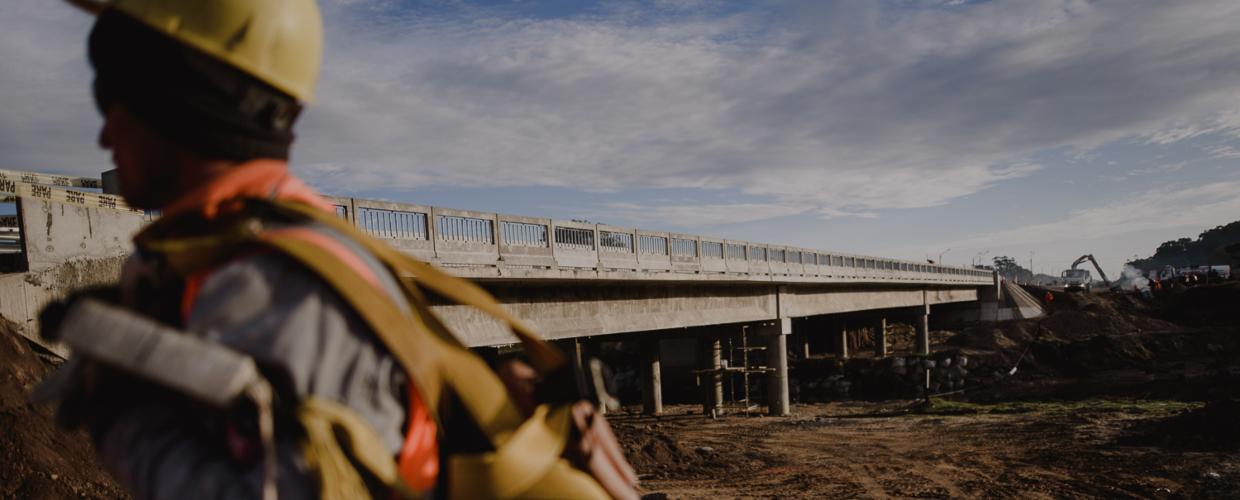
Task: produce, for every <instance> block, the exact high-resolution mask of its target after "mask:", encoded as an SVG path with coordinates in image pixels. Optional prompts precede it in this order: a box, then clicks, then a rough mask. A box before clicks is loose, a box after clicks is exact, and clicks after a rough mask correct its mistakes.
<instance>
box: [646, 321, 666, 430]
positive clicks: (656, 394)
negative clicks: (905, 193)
mask: <svg viewBox="0 0 1240 500" xmlns="http://www.w3.org/2000/svg"><path fill="white" fill-rule="evenodd" d="M641 364H642V366H641V370H642V413H646V414H650V415H658V414H660V413H663V387H662V385H663V384H662V381H661V380H660V374H659V341H658V340H657V339H653V340H645V341H642V343H641Z"/></svg>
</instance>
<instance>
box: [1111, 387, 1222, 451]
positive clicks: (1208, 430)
mask: <svg viewBox="0 0 1240 500" xmlns="http://www.w3.org/2000/svg"><path fill="white" fill-rule="evenodd" d="M1238 415H1240V400H1237V399H1223V400H1219V401H1213V402H1210V403H1207V404H1206V405H1205V406H1203V407H1201V408H1197V409H1195V410H1190V411H1187V412H1184V413H1181V414H1179V415H1176V416H1174V417H1169V418H1165V419H1160V420H1158V421H1157V422H1154V423H1152V424H1151V425H1148V426H1146V428H1144V429H1141V430H1140V431H1138V432H1139V433H1138V434H1137V435H1136V436H1131V437H1128V438H1125V439H1121V440H1120V443H1121V444H1125V445H1129V446H1163V447H1167V448H1172V449H1177V450H1191V451H1237V450H1240V426H1237V425H1236V418H1237V416H1238Z"/></svg>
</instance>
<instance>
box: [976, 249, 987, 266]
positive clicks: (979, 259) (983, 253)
mask: <svg viewBox="0 0 1240 500" xmlns="http://www.w3.org/2000/svg"><path fill="white" fill-rule="evenodd" d="M988 253H990V250H987V251H985V252H978V253H977V255H974V256H973V267H977V266H978V265H979V264H981V263H982V256H983V255H986V254H988Z"/></svg>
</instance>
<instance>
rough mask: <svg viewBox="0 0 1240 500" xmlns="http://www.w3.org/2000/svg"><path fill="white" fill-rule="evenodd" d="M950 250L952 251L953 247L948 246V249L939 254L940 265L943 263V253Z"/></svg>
mask: <svg viewBox="0 0 1240 500" xmlns="http://www.w3.org/2000/svg"><path fill="white" fill-rule="evenodd" d="M950 251H952V249H950V248H948V249H947V250H943V252H942V253H940V254H939V265H940V266H941V265H943V254H945V253H947V252H950Z"/></svg>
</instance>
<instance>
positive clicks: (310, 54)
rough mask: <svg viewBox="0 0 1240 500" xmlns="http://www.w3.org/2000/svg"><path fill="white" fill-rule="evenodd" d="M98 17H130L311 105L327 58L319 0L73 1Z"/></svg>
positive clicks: (72, 0) (71, 1) (72, 1)
mask: <svg viewBox="0 0 1240 500" xmlns="http://www.w3.org/2000/svg"><path fill="white" fill-rule="evenodd" d="M69 2H70V3H72V4H74V5H76V6H78V7H80V8H82V9H83V10H86V11H87V12H91V13H92V14H95V15H98V14H99V13H101V12H103V11H104V10H106V9H109V8H111V9H116V10H117V11H120V12H123V13H125V14H128V15H129V16H130V17H133V18H134V19H137V20H138V21H140V22H142V23H143V24H145V25H147V26H149V27H151V28H152V29H154V30H156V31H158V32H160V33H163V34H165V35H167V36H168V37H170V38H172V39H174V40H177V41H179V42H181V43H184V44H186V45H189V46H191V47H194V48H196V49H198V50H201V51H203V52H205V53H207V54H210V55H212V56H214V57H216V58H218V59H220V60H221V61H224V62H226V63H228V64H230V65H232V66H234V67H236V68H237V69H240V70H242V71H245V72H246V73H249V74H250V75H252V76H254V77H255V78H258V79H259V80H262V81H264V82H266V83H268V84H270V85H271V86H273V87H275V88H277V89H280V90H281V91H284V92H286V93H288V94H289V95H291V96H293V97H294V98H296V99H297V100H299V101H302V102H310V101H312V100H313V97H314V86H315V83H316V82H317V81H318V76H319V66H320V64H321V63H322V59H323V21H322V18H321V17H320V15H319V7H318V5H317V4H315V2H314V0H109V1H108V2H106V3H104V2H99V1H97V0H69Z"/></svg>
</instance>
